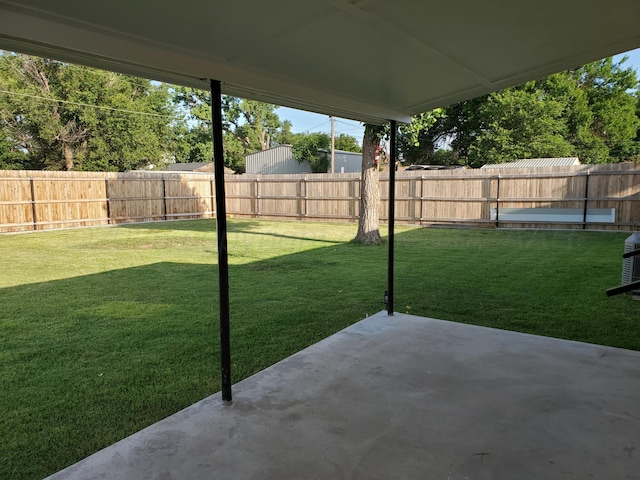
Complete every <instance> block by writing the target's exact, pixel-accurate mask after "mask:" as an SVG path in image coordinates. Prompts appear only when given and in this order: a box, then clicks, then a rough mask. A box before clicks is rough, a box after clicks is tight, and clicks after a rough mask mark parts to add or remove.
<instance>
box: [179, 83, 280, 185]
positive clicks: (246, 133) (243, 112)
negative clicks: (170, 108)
mask: <svg viewBox="0 0 640 480" xmlns="http://www.w3.org/2000/svg"><path fill="white" fill-rule="evenodd" d="M173 98H174V101H175V102H176V103H177V104H178V105H180V106H181V107H182V108H183V110H184V113H185V116H186V117H187V123H188V124H189V125H190V129H189V132H188V133H187V135H186V136H187V138H188V142H186V143H188V144H189V145H190V148H188V150H187V152H186V153H187V155H186V157H185V161H189V162H204V161H210V160H211V158H212V156H213V152H212V147H211V93H210V92H209V91H205V90H199V89H194V88H188V87H175V89H174V95H173ZM276 108H277V107H276V106H274V105H271V104H268V103H263V102H258V101H255V100H244V99H239V98H235V97H231V96H229V95H223V97H222V113H223V125H222V127H223V132H224V133H223V134H224V155H225V160H224V161H225V165H226V166H227V167H229V168H232V169H233V170H234V171H236V172H238V173H242V172H244V169H245V166H244V156H245V155H246V154H248V153H253V152H256V151H259V150H266V149H267V148H270V147H271V143H272V139H273V140H275V139H278V138H280V137H278V135H279V134H282V132H283V125H282V122H281V121H280V119H279V117H278V115H277V114H276V113H275V110H276ZM286 128H288V131H289V134H290V130H291V124H290V123H289V125H288V127H286Z"/></svg>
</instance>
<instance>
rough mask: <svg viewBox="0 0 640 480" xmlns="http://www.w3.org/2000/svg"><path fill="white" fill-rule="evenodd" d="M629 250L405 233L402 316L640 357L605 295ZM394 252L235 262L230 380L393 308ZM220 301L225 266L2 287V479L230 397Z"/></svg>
mask: <svg viewBox="0 0 640 480" xmlns="http://www.w3.org/2000/svg"><path fill="white" fill-rule="evenodd" d="M188 223H193V222H184V227H185V228H189V229H193V228H194V227H193V225H188ZM202 223H203V224H205V225H203V226H202V228H208V227H209V226H210V222H202ZM181 224H182V222H171V223H166V224H153V229H157V227H158V226H161V227H162V228H169V227H170V228H175V227H182V226H183V225H181ZM254 224H255V225H254ZM259 225H260V224H259V222H243V221H239V222H236V221H234V225H233V230H234V231H245V230H247V229H248V230H251V229H254V230H256V229H257V228H258V226H259ZM125 228H136V229H140V228H147V227H145V226H144V225H132V226H128V227H125ZM197 228H199V226H198V227H197ZM197 228H196V230H197ZM203 231H204V230H203ZM623 238H624V236H622V235H611V236H608V235H604V234H601V233H596V234H588V233H583V232H578V233H572V234H567V233H566V232H559V233H549V232H543V233H535V234H532V233H531V232H493V231H487V232H478V231H459V230H450V231H447V230H437V231H436V230H427V229H418V230H411V231H407V232H405V233H400V234H398V235H397V237H396V248H397V251H396V269H395V270H396V308H395V309H396V311H401V312H405V311H406V312H408V313H414V314H417V315H423V316H430V317H435V318H441V319H446V320H453V321H460V322H468V323H474V324H478V325H486V326H492V327H497V328H507V329H512V330H519V331H524V332H530V333H538V334H543V335H550V336H557V337H563V338H573V339H576V340H583V341H590V342H593V343H604V344H609V345H615V346H621V347H625V348H635V349H640V325H638V322H637V321H636V319H637V312H638V304H637V303H635V304H634V303H633V302H631V301H630V300H629V298H628V297H627V298H615V299H609V298H607V297H606V296H605V295H604V290H605V289H606V288H607V287H608V286H610V284H612V282H613V283H615V282H616V281H617V279H618V278H619V266H620V265H621V262H620V261H619V259H618V255H615V258H610V257H611V256H612V254H611V251H612V246H611V242H612V240H615V242H618V240H620V239H623ZM613 250H614V251H616V252H617V250H615V249H613ZM386 255H387V251H386V248H385V247H380V248H376V247H373V248H371V247H363V246H359V245H354V244H352V243H343V244H334V245H332V246H327V247H324V248H317V249H313V250H308V251H304V252H301V253H296V254H291V255H283V256H280V257H274V258H269V259H267V260H262V261H256V262H253V263H248V264H244V265H231V266H230V284H231V285H230V286H231V288H230V292H231V332H232V364H233V365H232V368H233V381H234V382H237V381H239V380H240V379H242V378H245V377H247V376H249V375H251V374H253V373H256V372H257V371H259V370H262V369H264V368H266V367H267V366H269V365H271V364H273V363H275V362H277V361H278V360H280V359H282V358H285V357H286V356H288V355H291V354H292V353H294V352H296V351H299V350H301V349H303V348H305V347H306V346H308V345H310V344H313V343H315V342H317V341H319V340H320V339H322V338H325V337H327V336H329V335H331V334H333V333H334V332H336V331H338V330H340V329H342V328H344V327H346V326H348V325H349V324H351V323H354V322H356V321H358V320H360V319H362V318H364V317H365V316H366V315H367V314H373V313H375V312H377V311H379V310H382V309H383V308H384V306H383V305H382V292H383V291H384V289H385V288H386V287H385V282H386ZM217 291H218V290H217V271H216V267H215V266H212V265H201V264H183V263H167V262H164V263H155V264H151V265H146V266H142V267H135V268H128V269H122V270H113V271H108V272H105V273H101V274H95V275H87V276H82V277H76V278H71V279H65V280H57V281H52V282H46V283H36V284H29V285H23V286H18V287H12V288H5V289H2V290H0V312H2V313H1V314H0V325H1V327H2V328H1V330H0V332H1V333H0V335H1V337H0V340H1V346H2V348H1V350H0V352H1V353H0V366H1V367H2V368H1V369H0V379H1V384H0V386H1V388H2V391H3V392H4V394H3V396H2V397H0V398H1V400H0V402H1V403H0V409H1V410H2V411H3V412H5V414H4V417H3V420H2V423H1V424H0V436H1V437H2V438H3V439H5V440H4V441H3V442H2V444H1V445H0V458H2V459H3V462H2V463H1V466H0V478H6V479H16V478H25V479H26V478H39V477H43V476H45V475H47V474H51V473H53V472H55V471H57V470H59V469H61V468H63V467H65V466H67V465H69V464H71V463H74V462H75V461H78V460H80V459H81V458H84V457H85V456H87V455H89V454H91V453H92V452H95V451H96V450H98V449H100V448H103V447H105V446H107V445H109V444H111V443H113V442H115V441H117V440H119V439H121V438H123V437H124V436H126V435H129V434H131V433H133V432H135V431H137V430H139V429H141V428H143V427H144V426H146V425H149V424H151V423H154V422H155V421H157V420H160V419H161V418H163V417H165V416H167V415H170V414H172V413H174V412H176V411H178V410H180V409H181V408H184V407H186V406H188V405H190V404H192V403H194V402H195V401H197V400H199V399H201V398H203V397H205V396H207V395H209V394H212V393H214V392H216V391H218V390H219V370H220V368H219V359H218V356H219V338H218V329H217V319H218V300H217Z"/></svg>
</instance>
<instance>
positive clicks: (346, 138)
mask: <svg viewBox="0 0 640 480" xmlns="http://www.w3.org/2000/svg"><path fill="white" fill-rule="evenodd" d="M334 147H335V149H336V150H343V151H345V152H356V153H361V152H362V146H361V145H360V143H358V140H357V139H356V138H355V137H352V136H351V135H347V134H344V133H341V134H339V135H337V136H336V137H335V139H334Z"/></svg>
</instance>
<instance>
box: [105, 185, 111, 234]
mask: <svg viewBox="0 0 640 480" xmlns="http://www.w3.org/2000/svg"><path fill="white" fill-rule="evenodd" d="M104 197H105V199H106V202H105V203H106V204H107V225H111V204H110V200H109V177H105V179H104Z"/></svg>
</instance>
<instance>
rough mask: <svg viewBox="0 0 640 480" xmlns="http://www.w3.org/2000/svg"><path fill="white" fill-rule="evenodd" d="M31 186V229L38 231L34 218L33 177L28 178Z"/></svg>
mask: <svg viewBox="0 0 640 480" xmlns="http://www.w3.org/2000/svg"><path fill="white" fill-rule="evenodd" d="M29 184H30V185H31V216H32V217H33V229H34V230H37V229H38V218H37V217H36V189H35V188H34V186H33V177H29Z"/></svg>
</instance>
